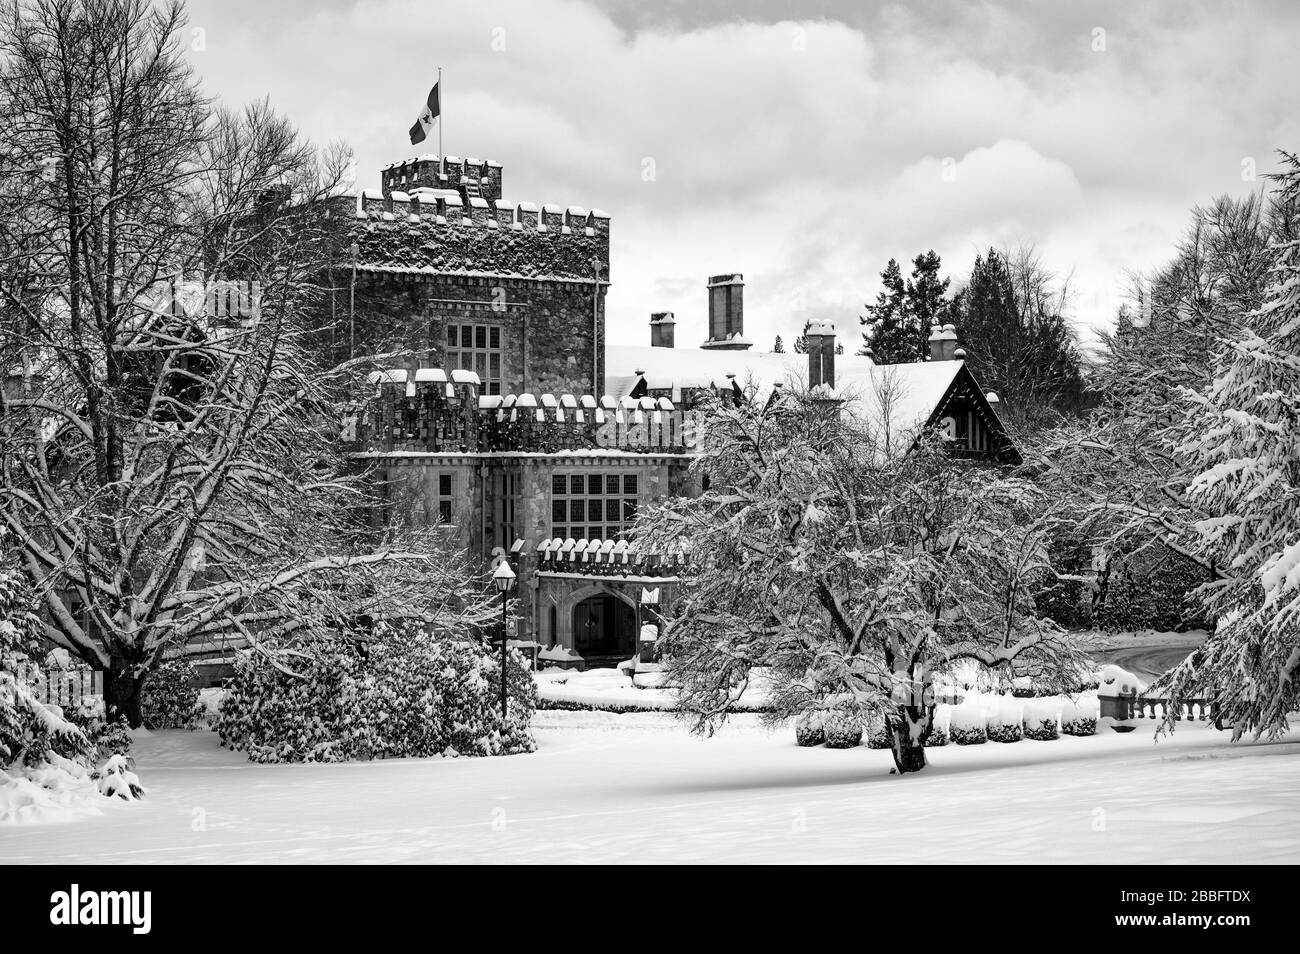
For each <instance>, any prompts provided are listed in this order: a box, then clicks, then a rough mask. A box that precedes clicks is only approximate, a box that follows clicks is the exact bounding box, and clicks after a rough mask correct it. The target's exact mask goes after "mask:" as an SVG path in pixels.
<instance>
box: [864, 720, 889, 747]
mask: <svg viewBox="0 0 1300 954" xmlns="http://www.w3.org/2000/svg"><path fill="white" fill-rule="evenodd" d="M893 747H894V739H893V736H891V735H890V732H889V723H888V721H886V719H885V717H884V716H882V715H873V716H872V717H871V718H870V719H869V720H868V721H867V748H869V749H892V748H893Z"/></svg>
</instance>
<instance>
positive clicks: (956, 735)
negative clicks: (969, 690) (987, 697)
mask: <svg viewBox="0 0 1300 954" xmlns="http://www.w3.org/2000/svg"><path fill="white" fill-rule="evenodd" d="M948 737H949V738H950V739H951V740H952V741H953V742H956V743H957V744H958V745H980V744H982V743H984V742H987V741H988V739H989V737H988V731H987V729H986V728H985V723H984V707H983V706H982V705H981V704H980V701H979V697H978V696H975V695H971V696H968V697H967V698H966V701H965V702H963V703H962V704H961V705H959V706H953V707H952V714H951V716H950V717H949V722H948Z"/></svg>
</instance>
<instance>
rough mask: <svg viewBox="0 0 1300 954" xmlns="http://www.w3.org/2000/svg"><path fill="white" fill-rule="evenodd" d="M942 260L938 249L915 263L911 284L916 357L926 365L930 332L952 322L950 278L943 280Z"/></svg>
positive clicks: (909, 306) (909, 302)
mask: <svg viewBox="0 0 1300 954" xmlns="http://www.w3.org/2000/svg"><path fill="white" fill-rule="evenodd" d="M940 264H941V263H940V260H939V256H938V255H937V254H936V253H935V251H934V249H931V250H930V251H928V252H926V253H925V254H923V255H918V256H916V258H914V259H912V276H911V278H909V279H908V280H907V314H908V324H909V327H910V328H911V332H912V342H913V357H912V358H910V359H908V360H911V361H924V360H925V357H926V354H927V353H928V352H929V350H930V329H931V328H933V327H934V326H935V325H942V324H943V323H944V322H946V321H947V320H948V317H947V311H948V307H949V302H948V300H947V298H946V295H947V293H948V283H949V280H948V279H947V278H940V277H939V266H940Z"/></svg>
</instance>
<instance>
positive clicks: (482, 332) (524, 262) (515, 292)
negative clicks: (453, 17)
mask: <svg viewBox="0 0 1300 954" xmlns="http://www.w3.org/2000/svg"><path fill="white" fill-rule="evenodd" d="M381 186H382V187H381V188H380V189H378V190H370V189H367V190H366V191H365V192H363V193H361V195H359V196H357V197H355V198H348V199H340V200H337V202H338V205H337V208H338V213H339V215H340V217H343V218H345V219H346V220H347V222H348V224H347V227H346V229H344V230H342V231H343V232H344V233H345V234H344V235H343V236H341V238H340V241H341V243H342V247H341V255H340V256H339V264H338V265H337V266H336V268H335V269H334V270H333V274H332V275H331V276H330V282H329V284H330V287H331V291H330V295H329V300H328V301H327V302H326V305H325V307H326V309H327V310H328V314H329V324H330V327H331V338H332V344H333V352H334V354H335V355H336V356H337V357H347V356H348V355H351V354H357V355H360V354H373V353H387V352H393V351H408V352H410V355H409V356H407V357H403V358H400V359H396V360H397V362H398V363H400V364H403V365H405V366H406V367H408V368H410V369H415V368H421V367H424V368H431V367H439V368H445V369H447V370H449V371H450V370H454V369H457V368H464V369H468V370H472V371H474V372H476V373H477V374H478V376H479V378H480V380H481V382H482V393H484V394H507V393H522V392H526V391H534V392H555V393H565V392H570V393H574V394H583V393H592V394H603V393H604V378H605V368H604V353H603V352H604V338H605V294H606V290H607V289H608V287H609V280H610V275H609V216H608V215H606V214H605V213H603V212H600V211H599V210H594V209H593V210H590V211H589V210H587V209H583V208H580V207H578V206H561V205H555V204H540V205H539V204H534V203H531V202H510V201H507V200H506V199H504V198H503V188H502V168H501V165H500V163H497V162H492V161H490V160H488V161H482V160H478V159H461V158H458V157H456V156H447V157H445V158H442V159H440V158H439V157H437V156H421V157H419V158H416V159H410V160H407V161H405V162H400V163H395V164H393V165H390V166H387V167H386V168H384V169H383V170H382V173H381Z"/></svg>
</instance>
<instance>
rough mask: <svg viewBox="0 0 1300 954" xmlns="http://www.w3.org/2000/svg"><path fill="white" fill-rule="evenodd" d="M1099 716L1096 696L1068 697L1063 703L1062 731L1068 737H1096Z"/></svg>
mask: <svg viewBox="0 0 1300 954" xmlns="http://www.w3.org/2000/svg"><path fill="white" fill-rule="evenodd" d="M1099 714H1100V710H1099V707H1098V704H1097V697H1096V696H1091V695H1090V696H1076V697H1074V698H1073V699H1072V698H1070V697H1069V696H1066V697H1065V698H1064V699H1063V700H1062V702H1061V731H1062V732H1064V733H1065V734H1066V735H1096V733H1097V717H1098V715H1099Z"/></svg>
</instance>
